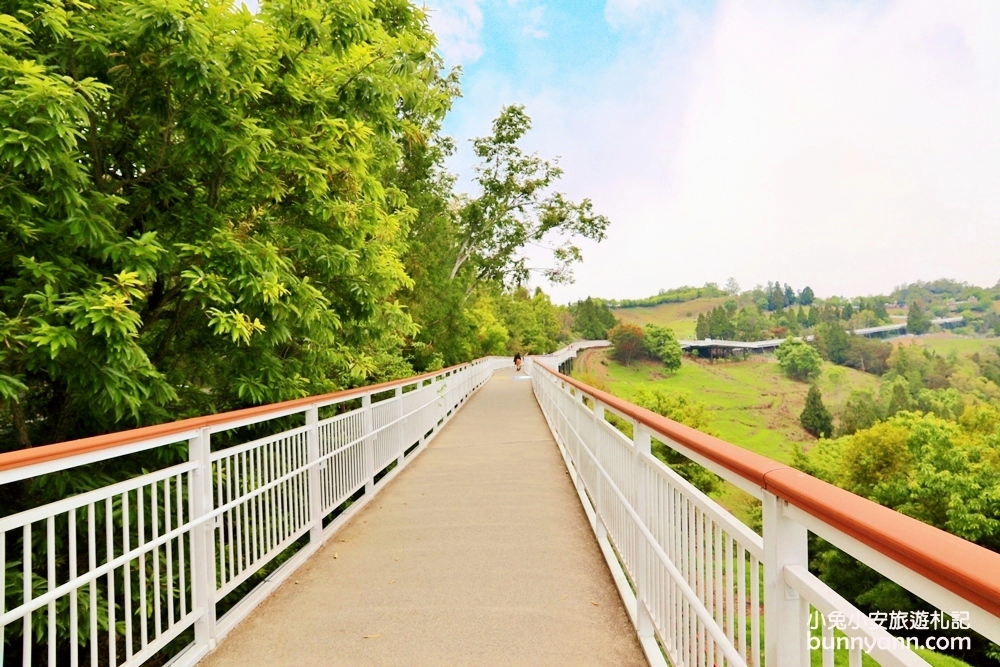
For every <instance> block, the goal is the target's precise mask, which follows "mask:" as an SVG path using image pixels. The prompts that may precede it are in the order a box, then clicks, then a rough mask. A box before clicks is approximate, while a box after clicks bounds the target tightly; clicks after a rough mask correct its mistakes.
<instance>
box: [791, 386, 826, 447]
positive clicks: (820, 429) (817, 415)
mask: <svg viewBox="0 0 1000 667" xmlns="http://www.w3.org/2000/svg"><path fill="white" fill-rule="evenodd" d="M799 423H800V424H802V428H804V429H805V430H806V431H808V432H809V433H812V434H813V435H815V436H816V437H818V438H825V437H828V436H830V435H833V416H832V415H831V414H830V411H829V410H827V409H826V406H825V405H823V396H822V395H821V394H820V393H819V388H818V387H816V385H813V386H811V387H809V394H808V395H807V396H806V407H805V408H804V409H803V410H802V414H801V415H799Z"/></svg>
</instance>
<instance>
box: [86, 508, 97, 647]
mask: <svg viewBox="0 0 1000 667" xmlns="http://www.w3.org/2000/svg"><path fill="white" fill-rule="evenodd" d="M96 524H97V513H96V511H95V509H94V503H90V504H89V505H87V561H88V564H89V568H90V569H89V570H88V572H93V571H94V570H95V569H97V528H96ZM87 606H88V607H89V608H90V664H91V666H94V665H97V578H96V577H95V578H93V579H91V580H90V600H89V603H88V605H87Z"/></svg>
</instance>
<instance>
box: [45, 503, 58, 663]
mask: <svg viewBox="0 0 1000 667" xmlns="http://www.w3.org/2000/svg"><path fill="white" fill-rule="evenodd" d="M45 556H46V561H47V562H46V565H47V567H46V570H45V578H46V579H47V582H48V586H49V588H48V590H49V592H52V591H53V590H54V589H55V587H56V518H55V517H54V516H50V517H49V518H48V519H47V520H46V522H45ZM48 606H49V608H48V622H49V625H48V630H47V632H46V635H48V637H47V639H48V640H49V641H48V644H49V665H55V664H56V601H55V600H53V601H52V602H50V603H49V605H48Z"/></svg>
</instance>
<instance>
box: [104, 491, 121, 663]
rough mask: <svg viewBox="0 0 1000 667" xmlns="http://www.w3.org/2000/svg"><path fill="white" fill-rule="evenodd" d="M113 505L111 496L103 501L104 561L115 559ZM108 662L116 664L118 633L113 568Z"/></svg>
mask: <svg viewBox="0 0 1000 667" xmlns="http://www.w3.org/2000/svg"><path fill="white" fill-rule="evenodd" d="M114 509H115V505H114V500H113V499H112V498H108V499H107V500H105V501H104V533H105V538H106V539H105V542H106V544H107V553H106V559H105V561H104V562H105V563H110V562H111V561H113V560H114V559H115V526H114V524H115V512H114ZM108 664H109V665H111V667H115V665H117V664H118V634H117V632H116V623H115V570H114V568H112V569H110V570H108Z"/></svg>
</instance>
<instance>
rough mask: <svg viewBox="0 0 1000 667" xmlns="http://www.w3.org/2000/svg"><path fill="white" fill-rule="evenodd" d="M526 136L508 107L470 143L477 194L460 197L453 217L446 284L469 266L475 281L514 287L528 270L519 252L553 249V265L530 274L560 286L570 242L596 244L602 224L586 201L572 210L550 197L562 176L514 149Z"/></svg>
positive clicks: (562, 199) (574, 258)
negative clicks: (454, 247) (453, 248)
mask: <svg viewBox="0 0 1000 667" xmlns="http://www.w3.org/2000/svg"><path fill="white" fill-rule="evenodd" d="M530 129H531V119H530V118H529V117H528V115H527V114H526V113H525V111H524V107H521V106H517V105H513V106H508V107H505V108H504V109H503V111H501V113H500V115H499V116H498V117H497V118H496V119H495V120H494V121H493V133H492V134H491V135H490V136H487V137H480V138H478V139H476V140H475V141H474V142H473V150H474V152H475V155H476V157H477V158H479V164H478V165H477V166H476V168H475V169H476V177H475V181H476V184H477V185H478V186H479V188H480V193H479V195H478V196H476V197H474V198H467V199H466V200H465V201H464V202H463V204H462V206H461V209H460V212H459V215H458V225H457V232H458V236H459V238H458V251H457V254H456V257H455V261H454V264H453V265H452V269H451V277H452V278H454V277H455V276H457V275H458V273H459V271H460V270H461V269H462V267H463V266H466V265H471V267H472V271H473V272H474V274H475V278H476V279H477V280H489V281H495V282H498V283H501V284H506V285H512V284H513V285H519V284H521V283H523V282H524V281H526V280H527V279H528V276H529V274H530V271H531V268H532V267H529V266H528V258H527V256H526V255H525V254H524V251H525V248H526V246H528V245H529V244H531V245H542V246H546V245H547V244H549V243H555V244H557V245H554V246H551V249H552V256H553V259H554V260H555V265H554V266H550V267H540V268H539V269H538V270H539V271H540V272H541V273H542V274H543V275H545V277H547V278H548V279H549V280H552V281H555V282H566V281H568V280H570V279H571V278H572V272H571V266H572V265H573V264H574V263H575V262H578V261H579V260H580V259H581V257H582V256H581V254H580V250H579V249H578V248H577V247H576V246H575V245H573V239H574V238H575V237H578V236H579V237H584V238H589V239H592V240H595V241H600V240H602V239H603V238H604V233H605V230H606V229H607V226H608V224H609V223H608V219H607V218H605V217H604V216H603V215H600V214H597V213H595V212H594V210H593V204H592V203H591V201H590V200H589V199H584V200H583V201H581V202H580V203H574V202H572V201H570V200H569V199H567V198H566V196H565V195H564V194H562V193H560V192H554V191H552V190H551V186H552V185H553V183H554V182H555V181H556V180H558V179H559V177H560V176H562V170H561V169H560V168H559V167H558V166H557V165H556V164H555V163H554V162H549V161H547V160H544V159H542V158H540V157H538V156H537V155H535V154H527V153H525V152H524V150H523V149H522V148H521V147H520V146H519V145H518V142H519V141H520V140H521V139H522V138H523V137H524V135H525V134H527V132H528V130H530Z"/></svg>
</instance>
